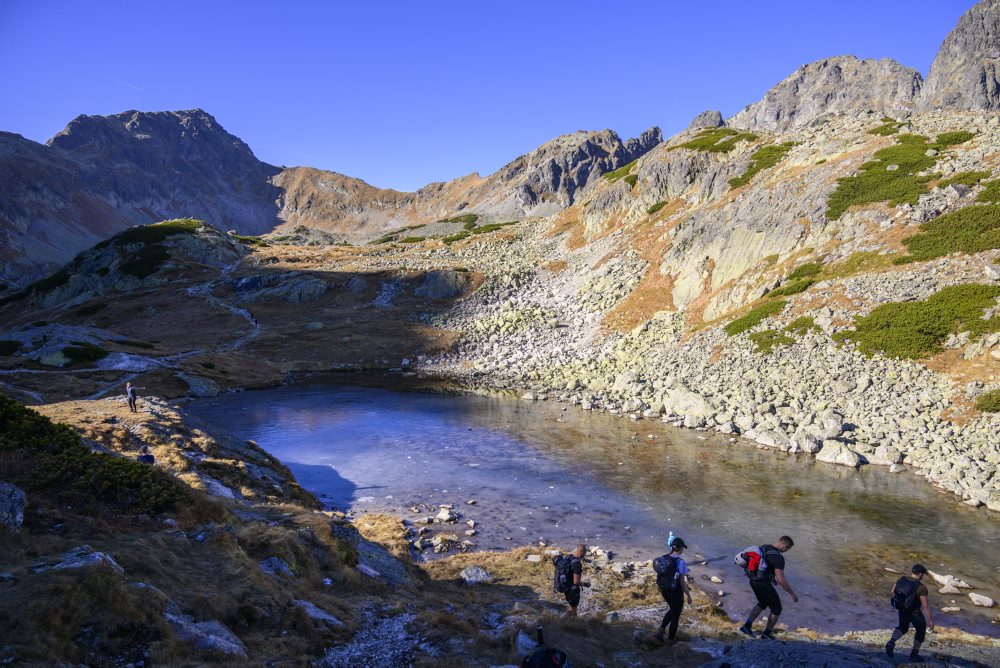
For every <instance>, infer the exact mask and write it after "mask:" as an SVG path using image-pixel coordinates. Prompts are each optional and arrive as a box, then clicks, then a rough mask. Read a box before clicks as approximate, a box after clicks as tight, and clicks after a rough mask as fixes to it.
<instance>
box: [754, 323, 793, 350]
mask: <svg viewBox="0 0 1000 668" xmlns="http://www.w3.org/2000/svg"><path fill="white" fill-rule="evenodd" d="M749 338H750V340H751V341H753V344H754V346H755V349H756V351H757V352H758V353H759V354H761V355H767V354H769V353H770V352H771V351H773V350H774V348H775V347H776V346H790V345H791V344H793V343H795V339H793V338H792V337H790V336H788V335H787V334H785V333H784V332H779V331H778V330H776V329H765V330H764V331H763V332H754V333H753V334H750V336H749Z"/></svg>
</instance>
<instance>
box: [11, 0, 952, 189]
mask: <svg viewBox="0 0 1000 668" xmlns="http://www.w3.org/2000/svg"><path fill="white" fill-rule="evenodd" d="M971 5H972V0H833V1H827V2H820V1H817V0H805V1H803V0H797V1H784V0H773V1H771V2H768V1H766V0H765V1H762V2H746V1H745V0H743V1H739V2H737V1H728V0H715V1H713V2H647V1H642V0H640V1H635V2H631V3H626V4H621V5H616V4H614V3H609V2H587V1H577V2H545V1H543V0H536V1H535V2H521V1H519V0H512V1H505V2H492V3H488V2H474V1H468V0H467V1H466V2H452V1H442V2H414V1H412V0H410V1H408V2H374V1H369V2H350V3H348V2H332V1H331V2H294V1H292V0H285V1H284V2H257V1H254V0H246V1H243V2H221V1H219V2H212V1H211V0H200V1H198V2H189V1H187V0H174V1H172V2H169V3H167V2H159V3H158V2H142V1H139V2H136V1H135V0H130V1H129V2H118V1H111V0H92V1H90V2H68V1H52V0H0V91H2V95H0V129H2V130H7V131H11V132H17V133H19V134H22V135H24V136H26V137H28V138H30V139H34V140H36V141H44V140H45V139H47V138H48V137H50V136H51V135H53V134H55V133H56V132H58V131H59V130H61V129H62V128H63V127H64V126H65V125H66V123H68V122H69V121H70V120H71V119H72V118H73V117H74V116H76V115H78V114H111V113H116V112H120V111H125V110H129V109H140V110H146V111H157V110H167V109H191V108H195V107H201V108H203V109H205V110H207V111H208V112H210V113H211V114H213V115H214V116H215V117H216V118H217V119H218V120H219V122H220V123H221V124H222V125H223V126H224V127H225V128H226V129H227V130H229V131H230V132H232V133H233V134H235V135H237V136H239V137H240V138H242V139H243V140H245V141H246V142H247V143H248V144H249V145H250V147H251V148H252V149H253V150H254V152H255V153H256V154H257V156H258V157H259V158H261V159H262V160H266V161H268V162H271V163H274V164H277V165H289V166H290V165H310V166H313V167H319V168H322V169H330V170H334V171H338V172H342V173H345V174H349V175H351V176H357V177H360V178H363V179H365V180H366V181H368V182H370V183H372V184H374V185H377V186H381V187H391V188H397V189H401V190H412V189H415V188H417V187H420V186H421V185H424V184H426V183H428V182H431V181H443V180H448V179H452V178H455V177H458V176H461V175H463V174H467V173H469V172H472V171H478V172H480V173H481V174H484V175H485V174H488V173H490V172H492V171H494V170H496V169H497V168H499V167H501V166H502V165H504V164H506V163H507V162H509V161H510V160H512V159H513V158H515V157H517V156H518V155H520V154H522V153H526V152H528V151H531V150H532V149H534V148H535V147H537V146H538V145H540V144H542V143H544V142H545V141H547V140H549V139H551V138H553V137H555V136H557V135H560V134H565V133H567V132H573V131H575V130H579V129H588V130H600V129H604V128H612V129H613V130H615V131H617V132H618V133H619V134H621V135H622V137H623V138H624V137H630V136H634V135H637V134H638V133H640V132H641V131H642V130H644V129H645V128H647V127H650V126H652V125H659V126H660V127H662V128H663V130H664V133H665V134H666V135H667V136H669V135H671V134H673V133H675V132H677V131H679V130H681V129H683V128H684V127H685V126H686V125H687V123H688V121H689V120H690V119H691V118H692V117H693V116H694V115H695V114H697V113H698V112H700V111H702V110H704V109H710V108H712V109H719V110H721V111H722V112H723V114H724V115H727V116H728V115H730V114H732V113H734V112H736V111H738V110H739V109H741V108H742V107H743V106H745V105H747V104H749V103H751V102H753V101H755V100H757V99H759V98H760V97H761V96H762V95H763V93H764V92H765V91H766V90H767V89H768V88H770V87H771V86H772V85H774V84H775V83H777V82H778V81H780V80H781V79H783V78H784V77H786V76H787V75H788V74H790V73H791V72H792V71H793V70H794V69H795V68H796V67H798V66H799V65H802V64H804V63H807V62H810V61H813V60H817V59H819V58H823V57H827V56H834V55H840V54H847V53H850V54H854V55H856V56H858V57H862V58H884V57H891V58H894V59H896V60H898V61H900V62H901V63H903V64H904V65H908V66H910V67H914V68H916V69H917V70H919V71H920V72H921V73H923V74H925V75H926V73H927V70H928V68H929V67H930V63H931V60H933V58H934V54H935V53H936V52H937V49H938V47H939V46H940V44H941V40H942V39H944V37H945V35H946V34H947V33H948V31H949V30H951V28H952V27H953V26H954V24H955V22H956V21H957V19H958V17H959V16H960V15H961V14H962V13H963V12H964V11H965V10H966V9H968V8H969V7H970V6H971Z"/></svg>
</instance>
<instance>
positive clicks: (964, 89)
mask: <svg viewBox="0 0 1000 668" xmlns="http://www.w3.org/2000/svg"><path fill="white" fill-rule="evenodd" d="M919 107H920V108H921V109H923V110H931V109H958V110H974V109H992V110H996V109H1000V0H982V1H981V2H978V3H976V5H975V6H973V7H972V9H970V10H969V11H967V12H966V13H965V14H963V15H962V18H960V19H959V20H958V24H957V25H956V26H955V28H954V29H953V30H952V31H951V32H950V33H948V36H947V37H945V40H944V43H942V44H941V49H940V51H938V54H937V57H935V58H934V62H933V64H931V71H930V74H928V75H927V81H926V82H925V84H924V88H923V91H922V92H921V95H920V100H919Z"/></svg>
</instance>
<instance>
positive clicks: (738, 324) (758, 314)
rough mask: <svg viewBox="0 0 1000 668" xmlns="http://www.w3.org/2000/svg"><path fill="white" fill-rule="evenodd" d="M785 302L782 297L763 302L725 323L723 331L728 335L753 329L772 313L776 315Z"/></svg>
mask: <svg viewBox="0 0 1000 668" xmlns="http://www.w3.org/2000/svg"><path fill="white" fill-rule="evenodd" d="M787 303H788V302H786V301H785V300H784V299H775V300H774V301H769V302H764V303H763V304H761V305H759V306H756V307H754V308H752V309H751V310H750V312H749V313H747V314H746V315H745V316H743V317H742V318H737V319H736V320H733V321H732V322H731V323H729V324H728V325H726V326H725V327H724V329H725V332H726V334H728V335H729V336H736V335H737V334H742V333H743V332H745V331H747V330H749V329H753V328H754V327H756V326H757V325H759V324H760V323H761V322H762V321H763V320H764V318H769V317H771V316H772V315H778V314H779V313H781V311H782V309H784V308H785V304H787Z"/></svg>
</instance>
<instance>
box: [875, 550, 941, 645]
mask: <svg viewBox="0 0 1000 668" xmlns="http://www.w3.org/2000/svg"><path fill="white" fill-rule="evenodd" d="M926 573H927V569H926V568H924V567H923V566H921V565H920V564H913V568H911V569H910V575H904V576H903V577H901V578H899V579H898V580H896V584H894V585H893V587H892V602H893V607H894V608H896V610H897V612H899V626H897V627H896V628H894V629H893V630H892V637H891V638H889V642H887V643H886V644H885V653H886V654H887V655H889V656H890V657H892V655H893V652H894V651H895V649H896V641H897V640H899V639H900V638H902V637H903V636H904V635H906V632H907V631H909V630H910V625H911V624H912V625H913V632H914V634H916V635H915V637H914V639H913V649H911V650H910V661H920V660H921V659H920V646H921V645H922V644H923V642H924V638H926V637H927V629H930V630H932V631H933V630H934V619H933V618H932V617H931V606H930V604H929V603H927V596H928V594H927V586H926V585H925V584H924V583H922V582H921V580H923V579H924V575H925V574H926ZM925 615H926V616H925Z"/></svg>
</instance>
